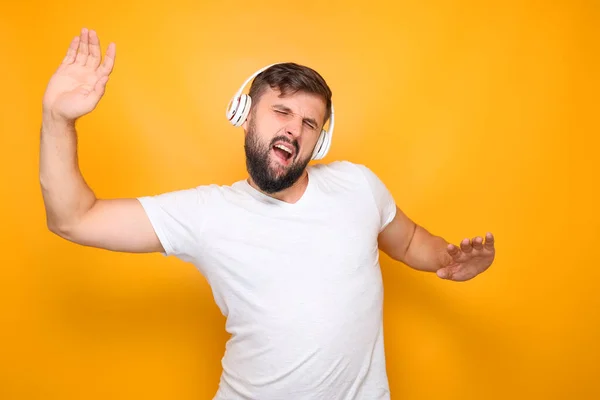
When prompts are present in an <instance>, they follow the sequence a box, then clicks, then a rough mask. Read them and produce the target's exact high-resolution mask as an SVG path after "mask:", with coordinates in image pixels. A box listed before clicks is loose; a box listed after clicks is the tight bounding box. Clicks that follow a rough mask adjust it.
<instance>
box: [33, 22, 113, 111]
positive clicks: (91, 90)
mask: <svg viewBox="0 0 600 400" xmlns="http://www.w3.org/2000/svg"><path fill="white" fill-rule="evenodd" d="M114 58H115V46H114V44H112V43H111V44H110V45H109V47H108V50H107V52H106V56H105V58H104V62H103V63H101V54H100V43H99V40H98V37H97V36H96V33H95V32H94V31H90V32H88V31H87V30H86V29H82V31H81V35H80V36H78V37H75V38H74V39H73V41H72V42H71V45H70V46H69V50H68V51H67V55H66V56H65V58H64V59H63V62H62V63H61V65H60V66H59V67H58V69H57V70H56V72H55V73H54V75H53V76H52V78H50V81H49V83H48V87H47V88H46V93H45V94H44V99H43V106H44V109H45V110H47V111H50V112H51V113H52V114H53V115H56V116H59V117H62V118H65V119H68V120H74V119H76V118H78V117H81V116H82V115H85V114H87V113H89V112H91V111H92V110H93V109H94V108H95V107H96V105H97V104H98V102H99V101H100V99H101V98H102V95H103V94H104V90H105V87H106V82H107V81H108V77H109V75H110V73H111V72H112V68H113V65H114Z"/></svg>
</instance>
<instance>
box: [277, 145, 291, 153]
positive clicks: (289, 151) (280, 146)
mask: <svg viewBox="0 0 600 400" xmlns="http://www.w3.org/2000/svg"><path fill="white" fill-rule="evenodd" d="M275 147H277V148H278V149H281V150H283V151H287V152H288V153H290V154H292V150H291V149H289V148H287V147H285V146H284V145H282V144H276V145H275Z"/></svg>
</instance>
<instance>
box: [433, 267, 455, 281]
mask: <svg viewBox="0 0 600 400" xmlns="http://www.w3.org/2000/svg"><path fill="white" fill-rule="evenodd" d="M435 274H436V275H437V276H438V277H440V278H442V279H450V278H451V277H452V274H451V273H450V270H449V269H448V268H440V269H438V270H437V271H436V272H435Z"/></svg>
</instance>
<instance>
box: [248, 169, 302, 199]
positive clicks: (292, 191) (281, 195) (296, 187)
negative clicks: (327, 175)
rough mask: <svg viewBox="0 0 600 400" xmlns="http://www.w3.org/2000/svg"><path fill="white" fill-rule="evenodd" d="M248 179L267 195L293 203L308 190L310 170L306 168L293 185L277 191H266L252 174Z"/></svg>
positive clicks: (253, 185) (254, 186)
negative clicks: (307, 170) (259, 185)
mask: <svg viewBox="0 0 600 400" xmlns="http://www.w3.org/2000/svg"><path fill="white" fill-rule="evenodd" d="M247 180H248V183H249V184H250V186H252V187H253V188H254V189H256V190H258V191H259V192H261V193H264V194H265V195H267V196H270V197H273V198H275V199H277V200H281V201H284V202H286V203H291V204H293V203H296V202H297V201H298V200H300V199H301V198H302V195H303V194H304V192H305V191H306V187H307V186H308V172H306V170H305V171H304V172H303V173H302V175H301V176H300V178H298V180H297V181H296V182H294V184H293V185H292V186H290V187H289V188H287V189H284V190H282V191H280V192H276V193H266V192H264V191H262V190H261V189H260V188H259V187H258V186H257V185H256V183H255V182H254V180H253V179H252V177H250V176H248V179H247Z"/></svg>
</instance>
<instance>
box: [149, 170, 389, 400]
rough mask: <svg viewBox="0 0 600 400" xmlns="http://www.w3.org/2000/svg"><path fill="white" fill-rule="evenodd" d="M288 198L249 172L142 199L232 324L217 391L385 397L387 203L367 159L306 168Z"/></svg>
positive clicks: (263, 398)
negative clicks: (299, 190) (301, 188)
mask: <svg viewBox="0 0 600 400" xmlns="http://www.w3.org/2000/svg"><path fill="white" fill-rule="evenodd" d="M308 176H309V181H308V187H307V189H306V191H305V193H304V195H303V196H302V198H301V199H300V200H299V201H298V202H296V203H295V204H290V203H286V202H283V201H280V200H277V199H274V198H272V197H270V196H267V195H265V194H263V193H261V192H260V191H258V190H256V189H254V188H253V187H252V186H250V185H249V184H248V182H247V181H246V180H241V181H238V182H236V183H234V184H232V185H230V186H219V185H204V186H199V187H196V188H193V189H185V190H181V191H175V192H170V193H165V194H161V195H158V196H147V197H141V198H139V200H140V202H141V203H142V205H143V206H144V208H145V210H146V212H147V214H148V216H149V218H150V221H151V222H152V225H153V226H154V229H155V230H156V233H157V235H158V237H159V239H160V241H161V243H162V245H163V246H164V249H165V254H166V255H175V256H177V257H179V258H181V259H182V260H185V261H188V262H191V263H193V264H194V265H195V266H196V267H197V268H198V270H199V271H200V272H201V273H202V274H203V275H204V276H205V278H206V279H207V281H208V283H209V284H210V286H211V288H212V292H213V295H214V298H215V301H216V303H217V305H218V307H219V308H220V309H221V311H222V313H223V315H224V316H226V317H227V322H226V330H227V332H229V333H230V334H231V338H230V339H229V340H228V342H227V345H226V350H225V355H224V357H223V359H222V368H223V371H222V374H221V379H220V384H219V389H218V391H217V393H216V395H215V397H214V399H218V400H234V399H236V400H237V399H257V400H300V399H302V400H304V399H306V400H308V399H310V400H317V399H318V400H338V399H339V400H342V399H343V400H350V399H355V400H379V399H389V398H390V394H389V386H388V379H387V373H386V365H385V354H384V343H383V320H382V309H383V307H382V301H383V286H382V279H381V271H380V268H379V249H378V246H377V237H378V234H379V232H381V230H382V229H383V228H384V227H385V226H386V225H387V224H388V223H389V222H390V221H391V220H392V219H393V217H394V216H395V212H396V205H395V203H394V200H393V198H392V196H391V194H390V192H389V191H388V190H387V189H386V187H385V185H384V184H383V183H382V182H381V181H380V180H379V179H378V177H377V176H376V175H375V174H374V173H373V172H372V171H371V170H370V169H368V168H367V167H365V166H363V165H360V164H354V163H351V162H348V161H336V162H333V163H330V164H318V165H311V166H309V167H308Z"/></svg>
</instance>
